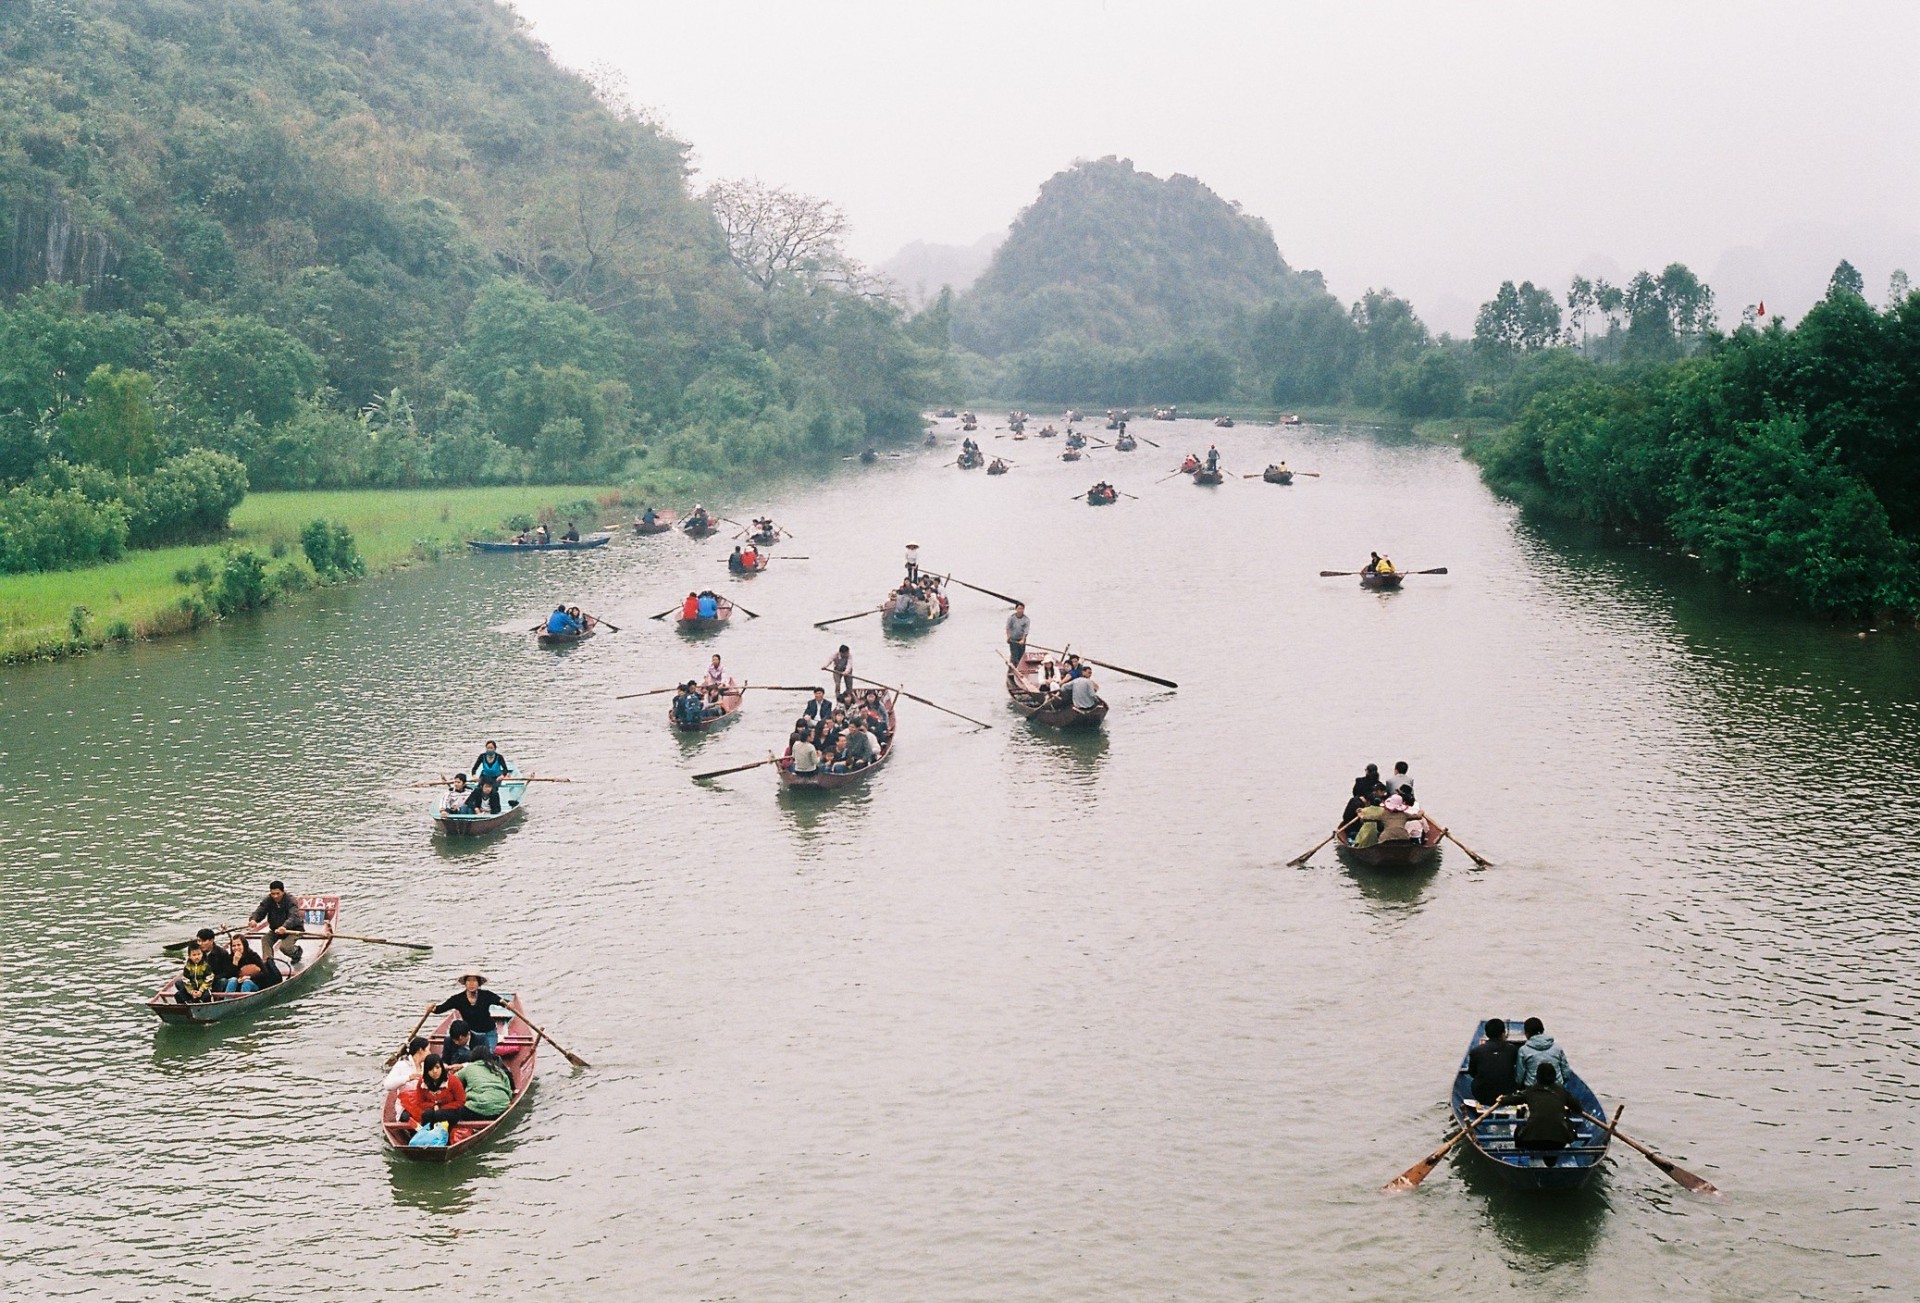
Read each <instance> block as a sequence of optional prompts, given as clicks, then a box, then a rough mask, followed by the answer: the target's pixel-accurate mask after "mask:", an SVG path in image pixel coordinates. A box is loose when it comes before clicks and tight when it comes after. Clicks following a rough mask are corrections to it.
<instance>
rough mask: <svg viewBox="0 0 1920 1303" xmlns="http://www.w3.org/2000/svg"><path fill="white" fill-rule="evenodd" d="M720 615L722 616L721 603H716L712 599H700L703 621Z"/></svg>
mask: <svg viewBox="0 0 1920 1303" xmlns="http://www.w3.org/2000/svg"><path fill="white" fill-rule="evenodd" d="M718 614H720V603H718V602H716V601H714V600H713V599H712V598H711V597H702V598H701V599H700V618H701V619H702V620H711V619H712V618H713V617H714V616H716V615H718Z"/></svg>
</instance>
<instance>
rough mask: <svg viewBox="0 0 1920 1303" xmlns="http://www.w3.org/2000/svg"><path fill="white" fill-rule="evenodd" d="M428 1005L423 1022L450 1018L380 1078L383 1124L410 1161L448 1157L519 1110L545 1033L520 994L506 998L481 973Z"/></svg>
mask: <svg viewBox="0 0 1920 1303" xmlns="http://www.w3.org/2000/svg"><path fill="white" fill-rule="evenodd" d="M460 982H461V988H462V989H461V990H459V991H457V992H455V993H454V994H453V995H451V996H449V997H447V998H446V999H445V1000H442V1001H440V1002H438V1003H437V1004H430V1005H428V1006H427V1010H426V1014H425V1015H424V1016H423V1017H422V1019H421V1022H422V1024H424V1023H425V1021H426V1019H427V1018H431V1017H432V1016H433V1015H434V1014H436V1013H438V1014H442V1015H444V1016H443V1017H442V1018H441V1021H440V1024H439V1026H437V1027H436V1028H435V1029H434V1031H433V1034H432V1035H431V1036H420V1035H417V1034H416V1035H414V1036H412V1037H410V1038H408V1040H407V1042H406V1043H405V1044H404V1045H402V1046H401V1047H400V1050H399V1052H398V1053H397V1054H396V1055H395V1056H394V1058H393V1060H392V1061H391V1064H390V1066H389V1068H388V1071H387V1076H386V1080H385V1081H384V1082H382V1083H381V1106H380V1125H381V1131H382V1132H383V1134H384V1135H385V1137H386V1140H387V1145H388V1147H389V1148H390V1149H391V1150H393V1151H394V1152H396V1153H398V1154H400V1155H401V1156H403V1157H406V1158H416V1159H426V1160H444V1159H449V1158H453V1157H456V1156H458V1155H459V1154H461V1153H463V1152H465V1151H466V1150H468V1149H471V1148H472V1147H473V1146H474V1145H475V1144H477V1143H479V1142H480V1141H481V1139H482V1138H484V1137H485V1136H486V1135H487V1134H488V1133H489V1132H490V1131H491V1130H492V1129H493V1128H494V1127H496V1126H498V1125H499V1124H500V1123H501V1122H502V1121H504V1120H505V1119H506V1118H507V1117H508V1116H509V1115H510V1114H512V1113H513V1111H514V1110H515V1109H516V1108H518V1107H519V1105H520V1103H521V1101H522V1100H523V1099H524V1098H525V1097H526V1092H527V1087H528V1085H529V1084H530V1083H531V1082H532V1080H533V1070H534V1058H535V1053H536V1051H537V1050H538V1048H539V1034H538V1033H537V1032H535V1031H534V1030H533V1027H532V1024H531V1023H528V1022H527V1021H526V1014H525V1011H524V1010H523V1009H522V1008H521V1005H520V1001H519V998H518V997H515V996H508V997H506V998H502V997H501V996H499V995H496V994H495V993H494V992H492V991H490V990H488V989H487V987H486V977H485V975H484V974H481V973H477V972H474V973H467V974H465V975H464V976H462V977H461V979H460Z"/></svg>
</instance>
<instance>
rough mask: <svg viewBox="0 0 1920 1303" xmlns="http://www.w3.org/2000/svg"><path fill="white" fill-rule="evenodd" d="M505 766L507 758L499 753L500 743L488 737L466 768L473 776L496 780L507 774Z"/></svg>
mask: <svg viewBox="0 0 1920 1303" xmlns="http://www.w3.org/2000/svg"><path fill="white" fill-rule="evenodd" d="M507 768H508V766H507V758H506V757H505V756H503V755H501V754H500V744H499V743H497V742H495V741H493V740H492V739H491V738H489V739H488V740H487V745H486V747H485V748H484V749H483V750H482V751H481V752H480V754H479V755H477V756H475V757H474V758H473V763H472V764H471V765H469V766H468V767H467V770H468V772H469V773H471V774H472V775H473V776H474V777H475V778H479V779H488V778H491V779H493V780H495V781H496V782H497V781H499V780H500V779H502V778H505V777H506V776H507Z"/></svg>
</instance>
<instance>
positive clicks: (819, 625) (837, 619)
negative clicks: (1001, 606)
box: [813, 495, 1077, 700]
mask: <svg viewBox="0 0 1920 1303" xmlns="http://www.w3.org/2000/svg"><path fill="white" fill-rule="evenodd" d="M1076 496H1077V495H1076ZM942 582H943V583H950V584H959V585H960V586H961V587H962V588H971V589H972V590H973V591H974V592H976V593H985V594H986V595H987V596H988V597H997V598H999V599H1000V600H1001V601H1003V602H1006V603H1007V604H1009V605H1011V606H1025V605H1026V603H1025V602H1023V601H1021V600H1020V599H1019V598H1018V597H1008V596H1007V595H1006V594H1005V593H996V592H994V591H993V590H992V589H991V588H982V587H980V586H979V585H978V584H970V583H968V582H967V581H966V580H964V579H955V578H954V577H953V576H952V575H947V576H946V577H945V578H944V579H943V580H942ZM886 609H887V608H886V607H884V606H875V607H870V608H869V609H867V610H865V611H855V612H854V613H853V614H852V615H836V616H834V617H833V618H832V619H831V620H815V621H814V622H813V627H814V628H816V629H824V628H826V627H827V626H828V625H830V624H840V623H841V622H843V621H846V620H859V619H862V618H864V617H866V616H869V615H878V614H880V612H882V611H884V610H886ZM916 700H917V698H916Z"/></svg>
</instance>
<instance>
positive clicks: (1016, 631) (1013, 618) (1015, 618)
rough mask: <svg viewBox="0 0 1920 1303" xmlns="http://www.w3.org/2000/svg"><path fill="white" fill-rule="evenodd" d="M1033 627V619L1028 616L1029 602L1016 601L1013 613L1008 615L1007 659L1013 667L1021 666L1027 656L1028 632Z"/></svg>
mask: <svg viewBox="0 0 1920 1303" xmlns="http://www.w3.org/2000/svg"><path fill="white" fill-rule="evenodd" d="M1032 629H1033V621H1032V620H1031V619H1029V618H1028V616H1027V604H1026V603H1025V602H1015V603H1014V604H1013V614H1012V615H1009V616H1008V617H1007V659H1008V660H1010V661H1012V662H1013V667H1014V668H1015V669H1016V670H1017V669H1019V668H1020V662H1021V661H1023V660H1025V659H1026V658H1027V634H1028V633H1029V632H1031V631H1032Z"/></svg>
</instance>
